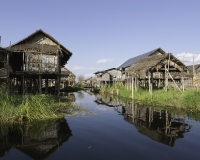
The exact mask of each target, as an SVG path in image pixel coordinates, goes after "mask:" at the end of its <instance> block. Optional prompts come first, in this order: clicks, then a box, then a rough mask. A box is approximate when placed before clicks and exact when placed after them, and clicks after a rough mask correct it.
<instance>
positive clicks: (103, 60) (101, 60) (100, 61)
mask: <svg viewBox="0 0 200 160" xmlns="http://www.w3.org/2000/svg"><path fill="white" fill-rule="evenodd" d="M111 61H113V59H100V60H98V61H97V64H99V63H107V62H111Z"/></svg>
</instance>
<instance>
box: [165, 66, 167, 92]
mask: <svg viewBox="0 0 200 160" xmlns="http://www.w3.org/2000/svg"><path fill="white" fill-rule="evenodd" d="M165 91H167V67H166V64H165Z"/></svg>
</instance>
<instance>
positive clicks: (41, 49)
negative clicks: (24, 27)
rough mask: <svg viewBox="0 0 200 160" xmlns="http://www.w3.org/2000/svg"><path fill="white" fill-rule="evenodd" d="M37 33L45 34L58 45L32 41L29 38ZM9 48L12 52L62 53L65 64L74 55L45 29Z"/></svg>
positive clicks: (32, 35) (63, 63)
mask: <svg viewBox="0 0 200 160" xmlns="http://www.w3.org/2000/svg"><path fill="white" fill-rule="evenodd" d="M37 34H43V35H44V36H45V37H47V38H49V39H50V40H51V41H53V42H54V43H55V44H56V45H48V44H38V43H30V42H29V41H28V40H30V39H31V38H33V37H34V36H36V35H37ZM7 49H8V50H10V51H12V52H33V53H34V52H35V53H43V54H57V53H58V52H60V53H61V57H62V59H61V64H62V65H65V64H66V63H67V61H68V60H69V58H70V57H71V56H72V52H70V51H69V50H68V49H66V48H65V47H64V46H63V45H62V44H60V43H59V42H58V41H57V40H56V39H54V38H53V37H52V36H50V35H49V34H47V33H46V32H44V31H43V30H41V29H40V30H37V31H36V32H34V33H32V34H31V35H29V36H27V37H25V38H24V39H22V40H20V41H19V42H17V43H15V44H13V45H11V46H9V47H7Z"/></svg>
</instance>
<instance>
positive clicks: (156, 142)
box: [0, 92, 200, 160]
mask: <svg viewBox="0 0 200 160" xmlns="http://www.w3.org/2000/svg"><path fill="white" fill-rule="evenodd" d="M74 94H75V99H76V100H75V102H74V103H76V104H78V105H80V106H81V107H84V108H88V109H89V110H90V111H91V112H92V114H83V115H80V114H79V116H73V117H66V118H65V119H61V120H57V121H52V122H34V123H33V124H29V125H18V126H16V125H15V126H1V128H0V158H1V159H75V160H76V159H87V160H88V159H89V160H90V159H95V160H96V159H100V160H102V159H103V160H107V159H109V160H110V159H115V160H117V159H119V160H122V159H123V160H124V159H126V160H128V159H142V160H143V159H145V160H146V159H154V160H156V159H158V160H161V159H162V160H165V159H166V160H173V159H174V160H175V159H176V160H177V159H181V160H187V159H188V160H189V159H191V160H199V159H200V123H199V121H198V117H196V120H195V119H194V118H191V117H189V116H188V115H187V114H186V113H181V114H180V113H179V115H176V114H174V113H172V112H170V111H167V110H159V109H158V108H157V109H155V108H152V107H148V106H143V107H140V106H137V105H133V104H131V103H123V102H120V101H119V100H113V99H112V98H110V97H104V98H102V97H101V96H99V95H98V96H94V95H91V94H89V93H86V92H78V93H74Z"/></svg>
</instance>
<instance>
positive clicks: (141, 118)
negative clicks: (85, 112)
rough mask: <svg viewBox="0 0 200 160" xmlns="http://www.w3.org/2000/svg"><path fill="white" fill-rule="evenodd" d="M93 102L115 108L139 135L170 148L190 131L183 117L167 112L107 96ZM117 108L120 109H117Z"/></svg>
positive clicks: (98, 96)
mask: <svg viewBox="0 0 200 160" xmlns="http://www.w3.org/2000/svg"><path fill="white" fill-rule="evenodd" d="M95 102H96V103H97V104H103V105H107V106H109V107H115V109H116V111H118V112H121V114H122V115H123V116H124V120H125V121H126V122H128V123H131V124H133V125H134V126H135V127H136V128H137V129H138V132H139V133H141V134H143V135H145V136H147V137H149V138H151V139H152V140H155V141H157V142H160V143H163V144H166V145H168V146H171V147H172V146H174V145H175V140H176V139H178V138H183V137H184V135H183V134H184V133H185V132H189V130H190V129H191V126H190V125H188V124H186V123H185V117H184V116H182V117H180V116H179V117H177V116H175V115H174V114H171V113H169V112H168V111H167V110H159V109H155V108H152V107H141V106H137V104H133V103H125V102H122V101H120V100H114V99H113V98H111V97H109V96H104V97H102V96H100V95H97V96H96V100H95ZM118 106H121V107H122V109H121V110H120V109H118Z"/></svg>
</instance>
